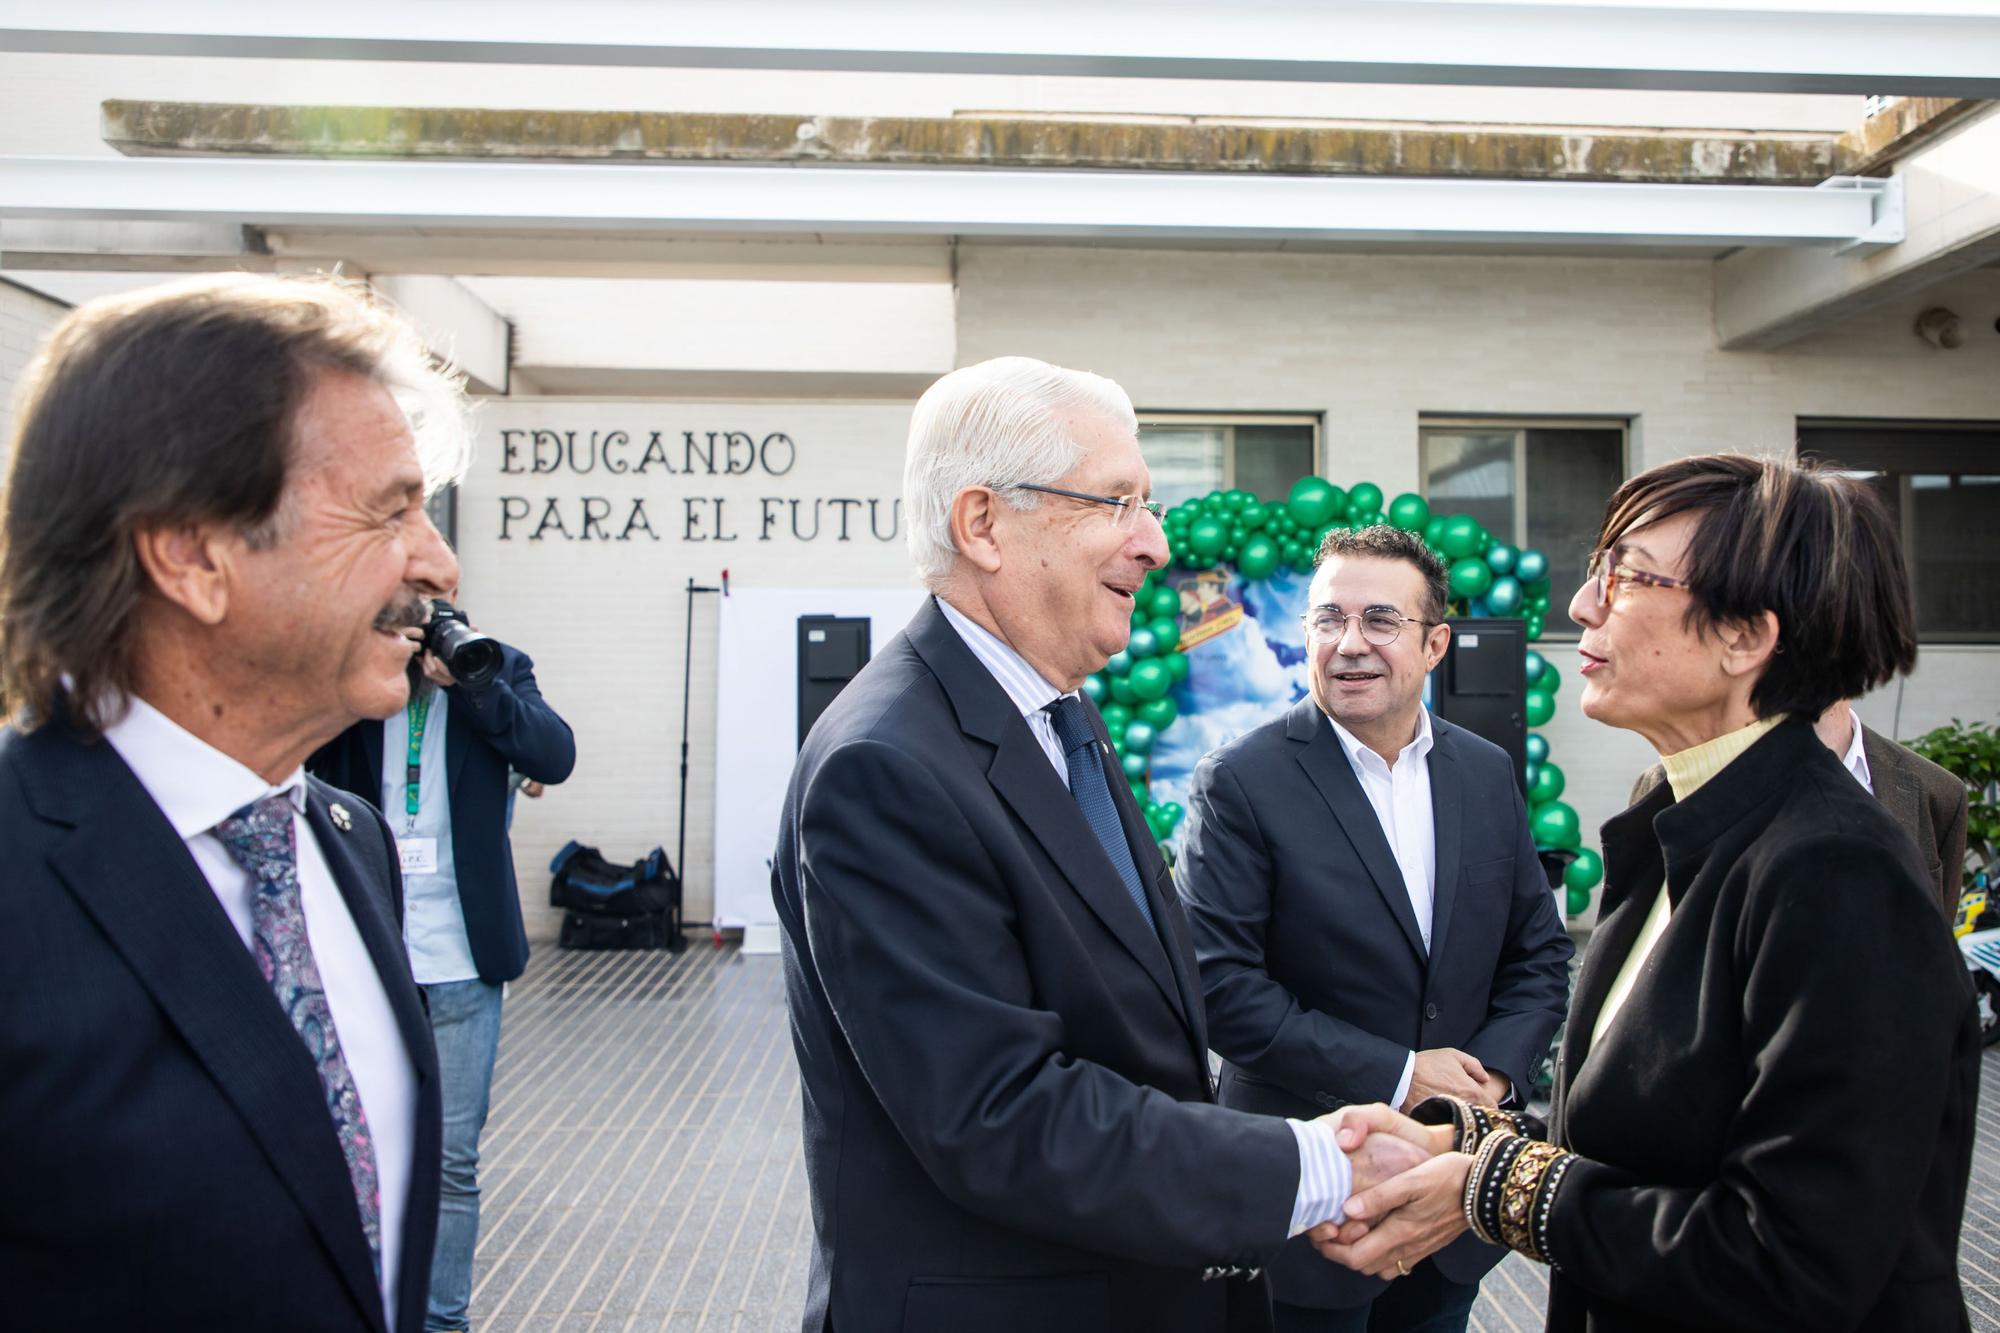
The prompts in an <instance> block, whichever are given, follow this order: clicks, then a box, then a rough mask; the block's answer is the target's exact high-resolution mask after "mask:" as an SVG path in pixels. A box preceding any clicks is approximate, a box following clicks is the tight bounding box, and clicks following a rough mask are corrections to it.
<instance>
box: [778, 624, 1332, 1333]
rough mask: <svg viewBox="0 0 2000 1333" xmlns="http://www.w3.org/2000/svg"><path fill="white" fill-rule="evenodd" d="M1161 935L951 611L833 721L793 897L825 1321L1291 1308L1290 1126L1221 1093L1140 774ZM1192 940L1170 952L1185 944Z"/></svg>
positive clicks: (1201, 1317)
mask: <svg viewBox="0 0 2000 1333" xmlns="http://www.w3.org/2000/svg"><path fill="white" fill-rule="evenodd" d="M1092 717H1093V725H1095V726H1097V728H1098V732H1099V739H1100V743H1101V744H1103V745H1104V747H1105V748H1104V751H1103V753H1104V754H1105V755H1106V756H1107V762H1106V769H1107V772H1108V773H1109V774H1110V779H1109V781H1110V786H1111V790H1112V793H1113V795H1114V798H1115V799H1116V801H1117V804H1118V809H1119V813H1120V815H1121V817H1122V818H1123V821H1124V825H1125V831H1126V837H1127V840H1128V841H1129V842H1130V844H1131V847H1132V851H1133V855H1134V858H1135V859H1136V861H1137V863H1138V867H1139V871H1140V875H1141V878H1142V880H1143V881H1144V882H1145V884H1146V885H1147V887H1148V891H1149V899H1150V903H1151V907H1152V911H1153V914H1154V916H1155V918H1156V919H1157V920H1158V922H1159V923H1160V926H1161V928H1162V929H1163V930H1164V931H1165V932H1166V935H1167V937H1168V944H1163V943H1162V941H1161V938H1160V936H1159V935H1157V934H1155V933H1154V932H1153V931H1152V930H1149V929H1148V928H1147V926H1146V923H1145V920H1144V918H1143V917H1141V916H1140V914H1139V912H1138V910H1137V907H1136V905H1135V904H1134V903H1133V902H1132V900H1131V898H1130V897H1129V896H1128V895H1127V894H1126V891H1125V888H1124V886H1123V885H1122V884H1121V883H1120V881H1119V878H1118V876H1117V874H1116V873H1115V872H1114V871H1113V870H1112V867H1111V863H1110V860H1109V858H1107V857H1106V856H1105V854H1104V851H1103V849H1102V847H1101V846H1100V845H1099V844H1098V842H1097V840H1096V838H1095V837H1094V836H1093V835H1092V833H1091V831H1090V827H1089V825H1088V824H1086V823H1085V821H1084V818H1083V815H1082V813H1081V812H1080V810H1079V809H1078V807H1077V805H1076V802H1075V801H1074V799H1073V798H1072V797H1071V796H1070V794H1069V792H1068V791H1067V789H1066V788H1065V787H1064V785H1063V780H1062V778H1061V777H1060V776H1058V774H1057V773H1056V770H1055V767H1054V765H1053V764H1051V763H1050V761H1049V757H1048V755H1047V753H1046V752H1045V751H1043V749H1042V748H1041V746H1040V745H1039V744H1038V743H1037V742H1036V740H1035V737H1034V735H1033V733H1032V732H1030V730H1029V729H1028V725H1027V723H1026V722H1025V721H1024V720H1023V719H1022V717H1021V715H1020V713H1019V712H1017V711H1016V709H1015V707H1014V705H1013V703H1012V701H1011V700H1010V699H1009V698H1008V696H1007V694H1006V693H1005V692H1004V691H1003V690H1002V689H1001V687H1000V685H999V683H998V682H997V681H996V680H994V679H993V677H992V675H991V674H990V673H989V672H988V671H987V670H986V668H985V667H984V666H983V665H981V663H980V662H979V660H978V659H977V658H976V657H974V656H973V655H972V652H971V650H970V649H969V648H967V647H966V646H965V643H964V641H963V640H962V639H960V638H959V636H958V633H957V631H956V630H954V629H953V628H952V626H951V625H950V623H949V622H948V621H946V620H945V618H944V616H943V614H942V612H940V611H939V610H938V609H937V606H936V604H935V603H926V604H925V606H924V608H923V609H922V610H921V611H919V612H918V614H917V616H916V618H915V619H914V620H912V621H911V623H910V625H909V627H908V628H907V629H906V630H905V631H904V632H903V633H902V634H899V635H898V636H897V637H896V638H894V639H893V640H891V641H890V642H889V643H888V644H887V645H886V646H885V647H884V648H883V650H882V652H881V653H880V654H879V655H878V656H877V657H876V658H875V659H874V661H872V662H870V663H869V664H868V666H867V667H866V668H865V669H864V670H863V671H862V672H861V674H860V675H858V676H857V677H855V679H854V680H853V682H852V683H850V684H849V685H848V687H847V688H846V689H845V690H844V691H843V692H842V693H841V695H840V697H839V698H838V699H837V700H836V701H835V702H834V704H833V706H832V707H831V708H830V709H828V710H827V712H826V713H825V714H824V715H823V716H822V717H821V718H820V720H819V722H818V723H817V724H816V725H815V726H814V727H813V730H812V735H811V736H810V737H809V738H808V739H807V741H806V744H805V747H804V749H803V750H802V751H801V753H800V755H799V762H798V768H797V771H796V772H795V773H794V775H793V778H792V783H791V787H790V790H789V791H788V792H787V794H786V797H785V806H784V814H783V821H782V827H781V831H780V834H779V839H778V848H777V854H776V858H775V860H774V863H773V864H774V867H775V868H774V872H773V877H772V878H773V894H774V896H775V898H776V902H777V909H778V917H779V922H780V925H781V927H782V930H783V935H784V957H785V981H786V993H787V998H788V1000H789V1002H790V1006H791V1017H792V1031H793V1041H794V1045H795V1047H796V1050H797V1054H798V1060H799V1070H800V1076H801V1078H800V1081H801V1084H802V1091H803V1096H804V1103H805V1107H804V1110H805V1160H806V1177H807V1182H808V1184H809V1186H810V1188H811V1196H812V1209H813V1233H814V1238H813V1252H812V1261H811V1273H810V1277H809V1281H808V1289H807V1300H806V1313H805V1327H806V1329H808V1330H817V1329H820V1328H823V1327H825V1326H827V1322H828V1320H829V1319H830V1320H831V1326H832V1327H833V1328H835V1329H838V1330H840V1331H841V1333H863V1331H865V1330H869V1329H903V1330H910V1331H911V1333H919V1331H921V1330H942V1331H943V1333H982V1331H983V1330H994V1331H995V1333H998V1331H999V1330H1008V1331H1009V1333H1012V1331H1014V1330H1030V1329H1032V1330H1037V1331H1038V1333H1050V1331H1052V1330H1054V1331H1060V1330H1070V1329H1073V1330H1078V1333H1083V1331H1085V1330H1088V1331H1089V1333H1103V1331H1104V1330H1128V1331H1129V1333H1141V1331H1145V1333H1154V1331H1159V1330H1164V1331H1167V1333H1171V1331H1173V1330H1187V1331H1188V1333H1202V1331H1208V1330H1217V1331H1219V1330H1222V1329H1224V1328H1225V1327H1257V1326H1259V1325H1267V1324H1268V1320H1269V1297H1268V1295H1267V1294H1266V1292H1265V1288H1264V1285H1263V1283H1262V1281H1261V1280H1246V1279H1243V1278H1229V1277H1221V1276H1218V1277H1214V1278H1212V1279H1205V1277H1204V1270H1205V1269H1208V1268H1211V1267H1216V1266H1238V1267H1249V1266H1254V1265H1257V1264H1261V1263H1262V1262H1264V1261H1265V1260H1266V1259H1267V1258H1268V1257H1269V1256H1270V1254H1271V1253H1272V1252H1274V1251H1275V1250H1276V1249H1277V1248H1278V1246H1279V1244H1280V1243H1281V1242H1282V1241H1283V1240H1284V1238H1285V1232H1286V1229H1287V1226H1288V1224H1289V1222H1290V1218H1291V1212H1292V1206H1293V1200H1294V1195H1295V1193H1296V1190H1297V1186H1298V1178H1299V1166H1298V1149H1297V1146H1296V1141H1295V1140H1294V1138H1293V1135H1292V1132H1291V1130H1290V1129H1289V1128H1288V1127H1287V1126H1285V1125H1284V1124H1283V1123H1282V1122H1280V1121H1277V1120H1273V1119H1269V1118H1266V1117H1262V1116H1249V1115H1243V1114H1240V1113H1237V1112H1233V1111H1226V1110H1223V1109H1221V1108H1220V1107H1217V1106H1215V1105H1213V1104H1212V1099H1211V1093H1210V1087H1209V1079H1208V1068H1207V1063H1206V1062H1207V1054H1206V1051H1207V1034H1206V1032H1205V1030H1204V1026H1203V1022H1202V1009H1201V993H1200V990H1199V989H1198V987H1197V985H1196V981H1195V971H1194V959H1193V955H1192V954H1191V952H1190V951H1189V947H1188V941H1187V926H1186V922H1185V921H1184V920H1183V919H1182V916H1181V911H1180V906H1179V904H1178V902H1176V900H1175V898H1174V895H1173V893H1172V891H1171V889H1170V887H1169V885H1168V881H1167V877H1166V870H1165V867H1164V866H1163V865H1162V863H1161V861H1160V858H1159V856H1158V854H1157V853H1156V851H1155V850H1154V847H1153V842H1152V839H1151V837H1150V836H1149V835H1148V834H1147V832H1146V831H1145V824H1144V822H1143V820H1142V819H1141V818H1140V815H1139V811H1138V810H1137V808H1136V807H1135V806H1134V804H1133V802H1132V799H1131V793H1130V792H1129V791H1128V790H1127V788H1126V785H1125V782H1124V780H1123V779H1122V778H1121V777H1119V776H1118V775H1117V769H1116V767H1115V765H1113V764H1111V763H1110V762H1109V761H1108V755H1109V746H1108V737H1105V736H1104V734H1103V728H1102V724H1101V723H1097V722H1096V721H1095V714H1094V713H1093V714H1092ZM1169 946H1170V947H1169Z"/></svg>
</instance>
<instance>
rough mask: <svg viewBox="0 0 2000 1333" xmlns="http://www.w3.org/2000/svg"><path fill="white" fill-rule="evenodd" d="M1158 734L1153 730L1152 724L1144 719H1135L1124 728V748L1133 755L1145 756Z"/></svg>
mask: <svg viewBox="0 0 2000 1333" xmlns="http://www.w3.org/2000/svg"><path fill="white" fill-rule="evenodd" d="M1159 735H1160V733H1159V732H1157V731H1155V730H1153V724H1152V723H1150V722H1148V721H1146V720H1145V719H1144V718H1138V717H1135V718H1133V719H1132V722H1131V725H1129V726H1127V727H1126V728H1125V748H1126V749H1127V750H1129V751H1131V752H1132V753H1133V754H1145V753H1146V752H1147V751H1149V750H1151V749H1152V748H1153V742H1154V741H1155V740H1157V739H1158V738H1159Z"/></svg>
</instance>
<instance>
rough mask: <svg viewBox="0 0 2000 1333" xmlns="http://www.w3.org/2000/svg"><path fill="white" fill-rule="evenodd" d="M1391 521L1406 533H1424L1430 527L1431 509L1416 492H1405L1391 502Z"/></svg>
mask: <svg viewBox="0 0 2000 1333" xmlns="http://www.w3.org/2000/svg"><path fill="white" fill-rule="evenodd" d="M1389 521H1390V522H1391V523H1394V524H1395V525H1396V526H1397V527H1399V528H1401V529H1402V530H1403V531H1405V532H1422V531H1423V530H1424V529H1425V528H1426V527H1428V526H1429V525H1430V521H1431V507H1430V505H1429V504H1427V503H1425V501H1424V497H1423V496H1421V495H1418V494H1417V493H1416V492H1414V491H1404V492H1403V493H1402V494H1401V495H1399V496H1397V497H1396V498H1395V499H1393V500H1391V501H1390V502H1389Z"/></svg>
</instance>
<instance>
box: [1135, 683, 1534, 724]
mask: <svg viewBox="0 0 2000 1333" xmlns="http://www.w3.org/2000/svg"><path fill="white" fill-rule="evenodd" d="M1114 684H1115V682H1114ZM1135 688H1136V686H1135ZM1527 712H1528V725H1529V726H1531V727H1545V726H1547V725H1548V722H1549V719H1550V718H1552V717H1554V716H1555V715H1556V697H1555V696H1554V695H1553V694H1544V693H1543V692H1542V691H1540V690H1529V691H1528V703H1527Z"/></svg>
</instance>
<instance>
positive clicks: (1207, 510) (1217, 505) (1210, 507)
mask: <svg viewBox="0 0 2000 1333" xmlns="http://www.w3.org/2000/svg"><path fill="white" fill-rule="evenodd" d="M1228 507H1229V499H1228V497H1227V496H1225V495H1224V494H1223V493H1222V492H1221V491H1210V492H1209V493H1208V494H1207V495H1204V496H1202V497H1201V512H1202V513H1204V514H1220V513H1222V512H1223V511H1224V510H1226V509H1228Z"/></svg>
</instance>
